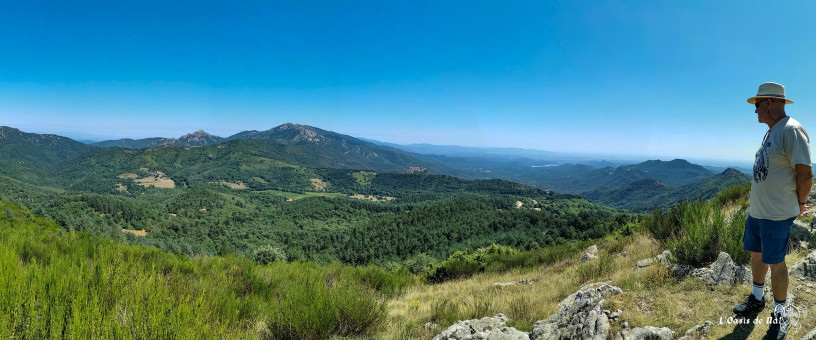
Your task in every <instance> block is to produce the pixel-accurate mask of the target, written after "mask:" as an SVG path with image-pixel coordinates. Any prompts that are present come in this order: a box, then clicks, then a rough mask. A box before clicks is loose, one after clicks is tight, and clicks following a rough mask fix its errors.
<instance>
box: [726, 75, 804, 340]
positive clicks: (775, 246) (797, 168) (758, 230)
mask: <svg viewBox="0 0 816 340" xmlns="http://www.w3.org/2000/svg"><path fill="white" fill-rule="evenodd" d="M748 102H749V103H751V104H754V106H756V111H755V112H756V114H757V119H758V120H759V122H760V123H763V124H767V125H768V132H767V133H765V137H764V138H763V139H762V145H761V146H760V147H759V151H757V153H756V158H755V159H754V176H753V183H751V202H750V208H749V214H748V215H749V216H748V221H747V222H746V224H745V236H744V237H743V248H744V249H745V250H747V251H750V252H751V270H752V271H753V279H754V289H753V292H752V293H751V294H750V295H748V297H747V298H746V299H745V301H743V302H742V303H740V304H739V305H737V306H736V307H734V312H735V313H737V314H746V313H752V312H759V311H762V309H764V307H765V299H764V297H763V289H764V287H765V275H766V274H767V272H768V267H769V266H770V269H771V288H772V291H773V298H774V308H773V311H772V312H771V316H772V319H773V320H775V322H774V323H773V324H772V325H771V327H779V333H778V338H779V339H781V338H784V337H785V335H786V334H787V332H788V328H789V327H790V318H789V317H788V315H787V313H786V311H785V302H786V299H787V296H788V267H787V265H786V264H785V255H787V252H788V240H789V238H790V230H791V226H792V225H793V220H794V219H796V217H797V216H800V217H801V216H805V211H806V209H807V207H806V206H805V201H806V200H807V197H808V194H809V193H810V187H811V179H812V178H813V170H812V169H811V166H810V138H809V137H808V135H807V132H805V129H804V128H802V125H800V124H799V122H798V121H796V120H795V119H793V118H791V117H789V116H787V115H786V114H785V104H793V101H792V100H790V99H787V98H785V87H783V86H782V85H780V84H777V83H764V84H762V85H760V86H759V91H757V95H756V96H755V97H751V98H748Z"/></svg>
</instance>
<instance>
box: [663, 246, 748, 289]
mask: <svg viewBox="0 0 816 340" xmlns="http://www.w3.org/2000/svg"><path fill="white" fill-rule="evenodd" d="M688 269H689V268H688V267H685V268H684V269H682V270H688ZM675 273H677V270H675ZM689 275H693V276H696V277H699V278H700V279H702V280H705V281H709V282H713V283H715V284H718V285H722V284H735V283H741V284H745V283H751V282H752V277H751V270H750V269H748V267H746V266H738V265H736V264H735V263H734V260H732V259H731V256H729V255H728V253H726V252H720V255H719V256H717V260H716V261H714V263H712V264H711V265H710V266H708V267H705V268H698V269H692V270H690V274H689Z"/></svg>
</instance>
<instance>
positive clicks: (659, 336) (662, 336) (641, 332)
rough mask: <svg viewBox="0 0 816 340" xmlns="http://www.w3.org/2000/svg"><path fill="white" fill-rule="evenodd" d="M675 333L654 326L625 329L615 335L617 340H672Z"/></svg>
mask: <svg viewBox="0 0 816 340" xmlns="http://www.w3.org/2000/svg"><path fill="white" fill-rule="evenodd" d="M672 339H674V332H673V331H672V330H671V329H668V328H666V327H663V328H657V327H652V326H646V327H638V328H633V329H625V330H623V331H620V332H618V333H617V334H615V340H672Z"/></svg>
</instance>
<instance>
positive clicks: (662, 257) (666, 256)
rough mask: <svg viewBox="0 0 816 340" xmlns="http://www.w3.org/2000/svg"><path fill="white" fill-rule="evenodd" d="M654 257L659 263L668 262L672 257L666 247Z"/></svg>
mask: <svg viewBox="0 0 816 340" xmlns="http://www.w3.org/2000/svg"><path fill="white" fill-rule="evenodd" d="M655 259H656V260H657V262H660V263H670V262H671V261H672V260H673V259H674V258H673V257H672V253H671V251H669V250H668V249H666V250H664V251H663V252H662V253H660V255H657V257H655Z"/></svg>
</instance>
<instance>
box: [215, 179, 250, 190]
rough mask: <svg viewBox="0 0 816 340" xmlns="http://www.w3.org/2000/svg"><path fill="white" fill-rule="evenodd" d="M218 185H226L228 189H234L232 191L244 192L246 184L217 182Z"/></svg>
mask: <svg viewBox="0 0 816 340" xmlns="http://www.w3.org/2000/svg"><path fill="white" fill-rule="evenodd" d="M218 184H221V185H226V186H227V187H229V188H230V189H234V190H245V189H246V188H247V186H246V183H244V182H237V183H233V182H227V181H220V182H218Z"/></svg>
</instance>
